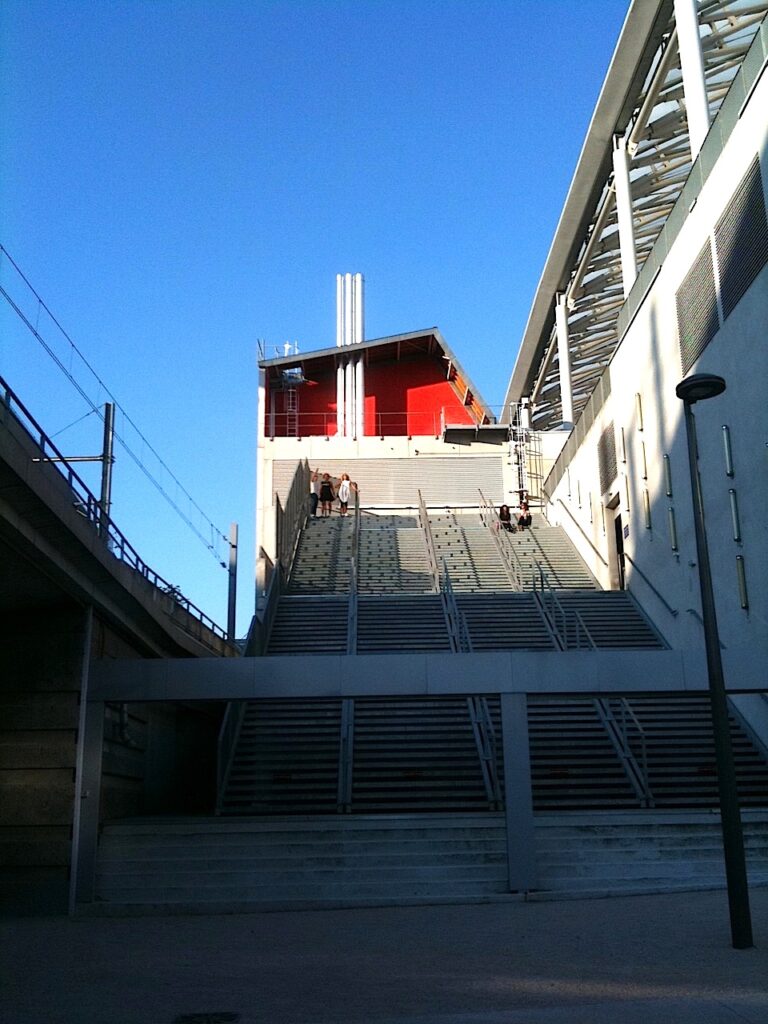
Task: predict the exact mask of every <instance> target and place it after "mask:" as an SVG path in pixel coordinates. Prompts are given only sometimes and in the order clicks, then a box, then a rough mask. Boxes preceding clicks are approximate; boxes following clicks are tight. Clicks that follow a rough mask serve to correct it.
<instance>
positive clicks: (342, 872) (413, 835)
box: [96, 813, 507, 913]
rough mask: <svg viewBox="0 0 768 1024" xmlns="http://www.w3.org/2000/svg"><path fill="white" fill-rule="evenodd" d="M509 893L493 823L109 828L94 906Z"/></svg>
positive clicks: (271, 905)
mask: <svg viewBox="0 0 768 1024" xmlns="http://www.w3.org/2000/svg"><path fill="white" fill-rule="evenodd" d="M506 888H507V868H506V832H505V827H504V819H503V816H502V815H500V814H486V815H478V814H472V815H468V816H467V815H461V814H455V813H454V814H451V815H450V816H443V815H439V814H438V815H428V816H425V815H417V814H413V815H397V816H384V817H382V816H376V817H366V816H359V817H355V818H348V817H347V818H342V817H337V818H327V817H319V818H316V817H311V816H307V817H304V818H302V819H300V820H299V819H295V818H294V819H290V818H289V819H285V818H271V819H269V820H253V819H248V818H242V819H228V820H227V819H215V818H178V819H169V818H160V819H157V818H145V819H133V820H131V821H127V822H122V823H121V822H117V823H114V824H110V825H107V826H106V827H105V828H104V829H103V832H102V836H101V844H100V848H99V858H98V867H97V890H96V893H97V899H98V900H99V901H100V902H101V904H102V905H103V907H104V909H108V908H109V907H111V908H113V910H114V909H116V908H118V907H119V908H120V911H121V912H122V913H130V912H134V913H151V912H152V911H155V912H168V911H171V912H173V911H175V912H177V913H184V912H194V911H200V912H205V913H216V912H220V913H226V912H230V911H237V912H242V911H245V910H249V909H253V910H266V909H291V908H294V907H299V908H304V909H306V908H309V907H334V906H335V907H342V906H366V905H386V904H399V905H402V904H407V903H440V902H454V903H463V902H467V901H470V902H476V901H482V900H484V899H493V898H495V897H498V896H499V895H501V894H503V893H504V892H505V891H506Z"/></svg>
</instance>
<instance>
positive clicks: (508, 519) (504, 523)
mask: <svg viewBox="0 0 768 1024" xmlns="http://www.w3.org/2000/svg"><path fill="white" fill-rule="evenodd" d="M499 522H500V523H501V528H502V530H509V531H510V533H511V532H512V513H511V512H510V511H509V505H501V506H500V507H499Z"/></svg>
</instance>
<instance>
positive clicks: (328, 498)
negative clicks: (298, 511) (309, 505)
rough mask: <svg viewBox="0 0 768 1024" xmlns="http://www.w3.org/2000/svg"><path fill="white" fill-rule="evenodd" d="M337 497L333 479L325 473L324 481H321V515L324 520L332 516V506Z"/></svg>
mask: <svg viewBox="0 0 768 1024" xmlns="http://www.w3.org/2000/svg"><path fill="white" fill-rule="evenodd" d="M335 497H336V495H335V494H334V493H333V484H332V483H331V478H330V476H329V475H328V473H323V479H322V480H321V481H320V515H321V516H322V518H323V519H327V518H328V516H329V515H330V514H331V504H332V503H333V499H334V498H335Z"/></svg>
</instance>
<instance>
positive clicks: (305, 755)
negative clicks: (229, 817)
mask: <svg viewBox="0 0 768 1024" xmlns="http://www.w3.org/2000/svg"><path fill="white" fill-rule="evenodd" d="M340 727H341V702H340V701H337V700H302V701H288V700H284V701H283V700H270V701H249V702H248V704H247V705H246V708H245V714H244V718H243V723H242V726H241V729H240V737H239V742H238V745H237V749H236V751H235V755H234V758H233V760H232V765H231V767H230V771H229V777H228V779H227V784H226V789H225V791H224V795H223V798H222V802H221V813H222V814H282V813H286V812H288V813H291V814H319V813H327V814H335V813H336V807H337V779H338V770H339V731H340Z"/></svg>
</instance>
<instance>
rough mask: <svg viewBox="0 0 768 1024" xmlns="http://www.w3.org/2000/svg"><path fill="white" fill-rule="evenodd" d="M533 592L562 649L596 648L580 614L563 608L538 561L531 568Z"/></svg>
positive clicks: (592, 649) (590, 649)
mask: <svg viewBox="0 0 768 1024" xmlns="http://www.w3.org/2000/svg"><path fill="white" fill-rule="evenodd" d="M533 594H534V597H535V598H536V600H537V601H538V602H539V605H540V607H541V609H542V611H543V612H544V615H545V617H546V619H547V621H548V623H549V625H550V627H551V629H552V633H553V635H554V637H555V639H556V640H557V641H558V643H559V644H560V646H561V648H562V649H563V650H564V651H569V650H574V649H575V650H580V651H581V650H589V651H594V650H596V649H597V644H596V643H595V641H594V639H593V637H592V634H591V633H590V632H589V630H588V629H587V626H586V623H585V622H584V619H583V618H582V617H581V614H580V613H579V612H577V611H573V610H572V609H565V608H564V607H563V605H562V602H561V601H560V599H559V597H558V596H557V593H556V592H555V590H554V589H553V587H552V585H551V584H550V582H549V579H548V578H547V574H546V573H545V572H544V570H543V568H542V567H541V566H540V565H539V563H538V562H536V563H535V565H534V568H533Z"/></svg>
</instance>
